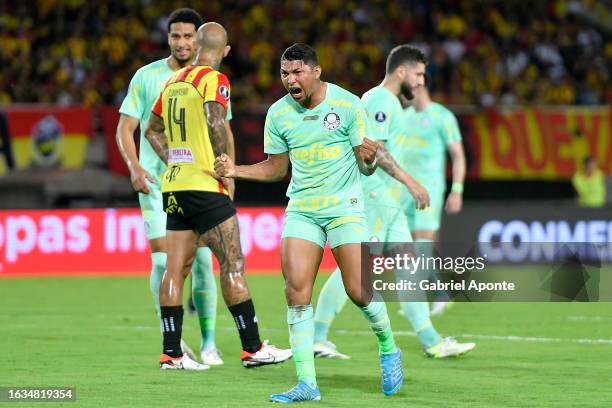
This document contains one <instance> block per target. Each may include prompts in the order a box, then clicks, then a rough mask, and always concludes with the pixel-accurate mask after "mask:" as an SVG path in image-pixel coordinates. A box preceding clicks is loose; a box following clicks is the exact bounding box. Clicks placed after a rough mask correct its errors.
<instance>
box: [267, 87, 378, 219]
mask: <svg viewBox="0 0 612 408" xmlns="http://www.w3.org/2000/svg"><path fill="white" fill-rule="evenodd" d="M367 128H368V122H367V117H366V114H365V108H364V106H363V103H362V102H361V100H360V99H359V98H358V97H357V96H355V95H353V94H352V93H350V92H348V91H346V90H344V89H342V88H340V87H339V86H337V85H334V84H331V83H329V82H328V83H327V94H326V95H325V99H324V100H323V101H322V102H321V103H320V104H319V105H318V106H316V107H315V108H314V109H306V108H304V107H303V106H302V105H300V104H299V103H297V102H296V101H295V100H294V99H293V98H292V97H291V95H289V94H287V95H286V96H285V97H283V98H281V99H279V100H278V101H276V102H275V103H274V104H273V105H272V106H270V108H269V109H268V113H267V115H266V123H265V129H264V151H265V152H266V153H268V154H281V153H285V152H288V153H289V159H290V161H291V166H292V174H291V183H290V184H289V188H288V190H287V197H289V205H288V207H287V212H288V213H289V212H300V213H302V214H309V215H312V216H316V217H341V216H344V215H347V214H356V213H361V212H363V196H362V194H363V193H362V191H361V182H360V176H359V174H360V173H359V169H358V167H357V160H356V158H355V155H354V153H353V147H354V146H359V145H361V143H362V140H363V138H364V137H365V136H366V132H367Z"/></svg>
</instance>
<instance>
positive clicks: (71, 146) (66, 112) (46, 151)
mask: <svg viewBox="0 0 612 408" xmlns="http://www.w3.org/2000/svg"><path fill="white" fill-rule="evenodd" d="M2 111H3V112H4V113H5V115H6V118H7V120H8V132H9V139H10V143H11V147H12V150H13V155H14V158H15V165H16V167H17V168H27V167H30V166H31V165H33V164H34V165H38V166H43V167H44V166H52V165H59V166H60V167H63V168H80V167H82V166H83V164H84V163H85V155H86V152H87V145H88V143H89V139H90V137H91V135H92V132H93V130H92V112H91V110H90V109H86V108H79V107H75V108H55V107H47V106H40V105H32V106H27V107H25V106H24V107H9V108H3V109H2ZM3 164H4V163H0V175H2V174H4V173H5V172H6V168H5V167H4V165H3Z"/></svg>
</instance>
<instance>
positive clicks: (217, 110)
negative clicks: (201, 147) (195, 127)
mask: <svg viewBox="0 0 612 408" xmlns="http://www.w3.org/2000/svg"><path fill="white" fill-rule="evenodd" d="M204 110H205V111H206V126H208V136H209V137H210V144H211V145H212V149H213V152H214V153H215V156H216V157H218V156H221V155H222V154H227V153H228V134H227V129H226V127H225V116H226V114H225V108H224V107H223V105H221V104H220V103H219V102H206V103H205V104H204Z"/></svg>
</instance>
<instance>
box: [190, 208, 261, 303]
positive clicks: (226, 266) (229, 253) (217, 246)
mask: <svg viewBox="0 0 612 408" xmlns="http://www.w3.org/2000/svg"><path fill="white" fill-rule="evenodd" d="M199 245H200V246H202V245H206V246H208V247H209V248H210V249H211V251H212V252H213V254H215V257H216V258H217V261H218V262H219V266H220V268H221V291H222V293H223V298H224V299H225V304H226V305H228V306H233V305H236V304H238V303H242V302H245V301H247V300H249V299H250V298H251V295H250V293H249V288H248V286H247V283H246V279H245V276H244V255H243V254H242V248H241V246H240V232H239V230H238V218H237V217H236V216H233V217H232V218H230V219H228V220H226V221H224V222H222V223H221V224H219V225H217V226H216V227H214V228H212V229H210V230H208V231H206V232H205V233H204V234H202V235H200V239H199Z"/></svg>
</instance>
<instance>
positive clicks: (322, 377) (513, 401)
mask: <svg viewBox="0 0 612 408" xmlns="http://www.w3.org/2000/svg"><path fill="white" fill-rule="evenodd" d="M325 277H326V276H320V277H319V279H318V280H317V290H318V289H319V288H320V287H321V285H322V284H323V282H324V279H325ZM249 283H250V288H251V291H252V293H253V298H254V301H255V306H256V308H257V313H258V319H259V322H260V330H261V334H262V337H263V338H264V339H265V338H269V339H270V340H271V341H272V342H273V343H274V344H276V345H278V346H283V347H287V346H288V334H287V325H286V306H285V301H284V297H283V283H282V278H281V277H280V276H279V275H276V276H257V275H253V276H249ZM219 299H220V305H219V312H218V324H217V343H218V346H219V348H220V349H221V350H222V352H223V358H224V360H225V363H226V364H225V365H224V366H221V367H213V368H212V369H210V370H208V371H205V372H198V373H194V372H162V371H160V370H159V369H158V358H159V353H160V349H161V336H160V333H159V322H158V320H157V318H156V316H155V313H154V312H153V306H152V301H151V299H150V294H149V290H148V280H147V278H145V277H95V278H40V279H4V280H0V305H1V307H0V328H1V329H0V344H2V345H3V347H2V350H3V352H4V363H3V367H2V369H0V387H1V386H15V387H26V386H34V387H54V386H56V387H60V386H63V387H67V386H72V387H76V388H77V401H76V402H74V403H63V404H60V403H53V404H48V405H49V406H53V407H56V406H57V407H59V406H67V407H81V406H82V407H200V408H201V407H258V406H270V403H268V402H267V397H268V395H269V394H270V393H274V392H279V391H284V390H286V389H288V388H290V387H292V386H293V385H294V384H295V374H294V364H293V362H292V361H290V362H288V363H285V364H284V365H282V366H273V367H263V368H259V369H254V370H246V369H244V368H242V367H241V366H240V363H239V350H240V346H239V344H240V343H239V339H238V335H237V333H236V330H235V328H234V325H233V322H232V319H231V316H230V314H229V312H228V311H227V309H226V308H225V306H224V305H223V304H222V301H221V296H219ZM397 311H398V306H397V305H396V304H389V312H390V315H391V319H392V322H393V327H394V330H395V331H396V332H397V341H398V344H399V346H400V347H401V349H402V350H403V354H404V372H405V376H406V381H405V383H404V386H403V387H402V389H401V391H400V392H399V394H397V395H395V396H393V397H385V396H384V395H383V394H382V392H381V391H380V371H379V367H378V359H377V352H376V343H375V340H374V337H373V335H372V334H370V333H369V331H368V327H367V325H366V322H365V320H364V319H363V318H362V317H361V315H360V314H359V313H358V311H357V310H356V309H355V308H354V307H352V306H351V305H347V307H346V308H345V309H344V311H343V312H342V313H341V314H340V316H339V318H338V319H337V321H336V322H335V324H334V326H333V327H332V332H331V339H332V340H333V341H334V342H336V343H337V344H338V347H339V349H340V350H341V351H343V352H345V353H348V354H350V355H351V356H352V357H353V358H352V359H351V360H347V361H339V360H317V374H318V381H319V385H320V387H321V392H322V398H323V400H322V402H320V403H319V404H318V405H317V406H325V407H376V406H378V407H383V406H384V407H445V406H449V407H521V408H523V407H553V406H554V407H572V406H580V407H610V406H612V304H611V303H591V304H578V303H573V304H570V303H565V304H561V303H480V304H467V303H462V304H456V305H454V308H452V309H451V310H450V311H449V312H448V313H447V314H445V315H444V316H441V317H438V318H434V324H435V326H436V327H437V328H438V330H439V331H440V332H441V333H442V334H443V335H455V336H456V337H457V338H458V339H459V340H463V341H475V342H477V348H476V350H475V351H473V352H472V353H471V354H468V355H466V356H464V357H462V358H459V359H451V360H438V361H434V360H430V359H427V358H425V357H424V356H423V353H422V351H421V349H420V347H419V344H418V341H417V339H416V337H414V335H413V333H412V332H411V328H410V326H409V324H408V322H407V321H406V320H405V319H404V318H402V317H401V316H399V315H398V314H397ZM184 327H185V329H184V338H185V339H186V340H187V342H188V343H189V344H191V345H192V346H194V347H195V346H197V344H198V343H199V331H198V329H197V319H196V318H195V317H192V316H187V315H186V317H185V325H184ZM4 406H7V407H8V406H13V404H10V403H0V408H1V407H4ZM14 406H19V407H26V406H35V407H39V406H41V405H40V404H26V403H19V404H16V405H14Z"/></svg>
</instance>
